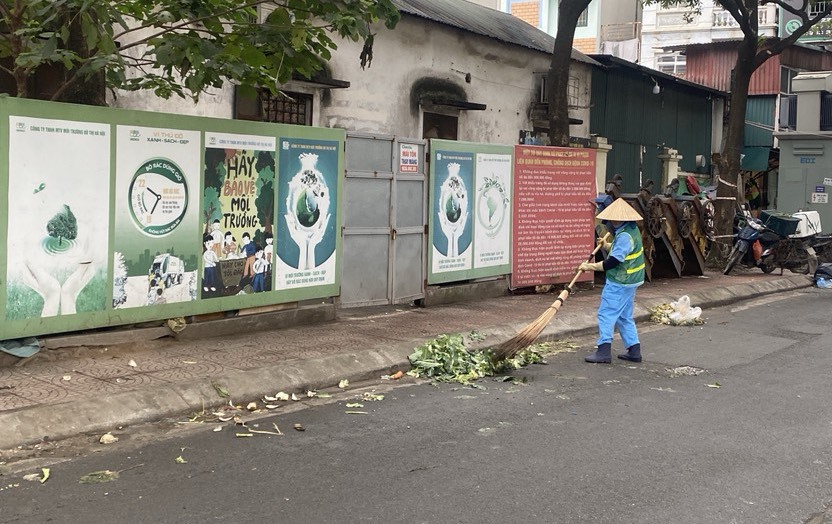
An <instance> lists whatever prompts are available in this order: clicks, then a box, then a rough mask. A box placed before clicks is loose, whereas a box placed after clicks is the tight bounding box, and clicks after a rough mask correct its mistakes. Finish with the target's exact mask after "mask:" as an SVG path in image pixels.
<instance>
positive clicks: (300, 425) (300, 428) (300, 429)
mask: <svg viewBox="0 0 832 524" xmlns="http://www.w3.org/2000/svg"><path fill="white" fill-rule="evenodd" d="M292 427H293V428H295V429H296V430H297V431H306V428H305V427H303V424H292Z"/></svg>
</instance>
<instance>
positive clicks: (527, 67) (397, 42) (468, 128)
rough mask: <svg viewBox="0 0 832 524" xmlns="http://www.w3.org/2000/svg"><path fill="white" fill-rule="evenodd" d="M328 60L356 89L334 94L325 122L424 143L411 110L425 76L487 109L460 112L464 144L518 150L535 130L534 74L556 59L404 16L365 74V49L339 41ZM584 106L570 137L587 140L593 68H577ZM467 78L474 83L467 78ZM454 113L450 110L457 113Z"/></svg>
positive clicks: (383, 36) (379, 43)
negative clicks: (522, 134) (524, 132)
mask: <svg viewBox="0 0 832 524" xmlns="http://www.w3.org/2000/svg"><path fill="white" fill-rule="evenodd" d="M338 46H339V47H338V52H337V57H336V58H335V59H333V61H332V62H330V67H331V68H332V74H333V77H335V78H338V79H341V80H347V81H349V82H350V83H351V85H350V88H349V89H339V90H332V92H331V95H330V97H331V99H330V101H329V103H325V104H324V105H323V107H322V108H321V124H322V125H323V126H325V127H343V128H345V129H348V130H354V131H361V132H368V133H381V134H396V135H399V136H408V137H417V138H419V137H421V123H422V122H421V114H420V111H419V108H418V107H414V106H412V105H411V100H410V91H411V86H412V85H413V84H414V82H416V81H417V80H419V79H420V78H423V77H434V78H441V79H445V80H448V81H451V82H454V83H455V84H457V85H458V86H461V87H462V88H463V89H464V90H465V92H466V94H467V97H468V101H469V102H475V103H480V104H485V105H486V106H487V109H486V110H484V111H473V110H462V111H459V140H464V141H471V142H482V143H494V144H514V143H517V141H518V135H519V131H520V130H521V129H531V128H532V123H531V119H530V109H531V105H532V102H533V100H536V99H537V97H538V95H539V93H538V90H537V82H536V80H537V79H536V76H535V73H540V74H545V72H546V71H548V69H549V63H550V59H551V55H549V54H548V53H542V52H539V51H534V50H531V49H526V48H523V47H520V46H514V45H510V44H505V43H502V42H497V41H494V40H491V39H488V38H485V37H482V36H479V35H476V34H473V33H468V32H465V31H459V30H457V29H454V28H451V27H448V26H444V25H440V24H435V23H431V22H428V21H425V20H422V19H420V18H416V17H411V16H406V17H405V18H404V19H403V20H402V21H401V22H400V23H399V25H398V26H397V27H396V29H395V30H394V31H388V30H386V29H380V30H379V33H378V34H377V35H376V39H375V47H374V52H373V55H374V56H373V63H372V67H370V68H369V69H366V70H364V71H362V70H361V68H360V66H359V62H358V55H359V53H360V50H361V47H360V44H358V43H354V42H345V41H341V42H339V44H338ZM573 66H574V68H573V73H572V74H573V75H575V76H576V78H578V79H579V93H580V95H579V100H578V103H577V104H575V105H576V106H581V107H576V108H575V110H573V111H570V116H573V117H576V118H581V119H582V120H583V121H584V124H582V125H580V126H573V127H572V129H571V131H572V134H573V136H584V137H586V136H589V134H588V131H589V129H588V128H589V126H588V124H589V89H590V85H589V84H590V70H589V66H587V65H586V64H582V63H574V62H573ZM469 73H470V75H471V76H470V83H468V82H466V80H465V78H466V75H467V74H469ZM455 111H456V110H454V109H452V108H448V112H450V113H451V114H453V113H454V112H455Z"/></svg>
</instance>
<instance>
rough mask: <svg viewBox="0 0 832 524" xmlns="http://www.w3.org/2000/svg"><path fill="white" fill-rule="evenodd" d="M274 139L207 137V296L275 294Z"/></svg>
mask: <svg viewBox="0 0 832 524" xmlns="http://www.w3.org/2000/svg"><path fill="white" fill-rule="evenodd" d="M274 177H275V138H274V137H263V136H253V135H236V134H228V133H205V181H204V189H203V193H202V202H203V203H202V217H201V219H202V225H203V227H202V230H201V232H202V237H201V241H202V265H201V267H202V284H201V289H200V296H201V297H202V298H212V297H223V296H231V295H240V294H246V295H247V294H251V293H260V292H263V291H271V290H272V289H273V288H274V286H273V284H272V282H273V280H272V275H273V271H272V267H273V266H274V257H275V251H274V249H275V247H274V209H275V187H274V183H275V178H274Z"/></svg>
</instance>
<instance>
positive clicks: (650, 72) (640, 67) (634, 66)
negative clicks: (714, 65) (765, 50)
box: [592, 55, 728, 98]
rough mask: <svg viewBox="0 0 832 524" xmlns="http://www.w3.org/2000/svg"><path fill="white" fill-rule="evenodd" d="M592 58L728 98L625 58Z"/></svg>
mask: <svg viewBox="0 0 832 524" xmlns="http://www.w3.org/2000/svg"><path fill="white" fill-rule="evenodd" d="M592 57H593V58H594V59H595V60H597V61H598V62H600V63H601V64H602V65H603V66H605V67H616V66H617V67H624V68H627V69H632V70H634V71H638V72H639V73H641V74H643V75H646V76H649V77H653V78H657V79H660V80H661V83H671V84H675V85H677V86H682V87H686V88H688V89H692V90H694V91H704V92H708V93H710V94H712V95H716V96H720V97H723V98H727V97H728V93H726V92H725V91H723V90H721V89H719V88H717V87H712V86H709V85H706V84H701V83H698V82H696V81H689V80H685V79H683V78H679V77H676V76H673V75H669V74H667V73H663V72H661V71H658V70H656V69H651V68H649V67H645V66H643V65H640V64H636V63H633V62H630V61H628V60H624V59H623V58H618V57H617V56H613V55H592Z"/></svg>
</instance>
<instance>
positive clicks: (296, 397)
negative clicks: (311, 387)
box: [292, 393, 300, 402]
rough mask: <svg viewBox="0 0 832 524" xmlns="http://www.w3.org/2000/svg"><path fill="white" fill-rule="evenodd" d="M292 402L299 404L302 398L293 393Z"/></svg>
mask: <svg viewBox="0 0 832 524" xmlns="http://www.w3.org/2000/svg"><path fill="white" fill-rule="evenodd" d="M292 400H294V401H295V402H297V401H298V400H300V398H299V397H298V396H297V395H295V394H294V393H292Z"/></svg>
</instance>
